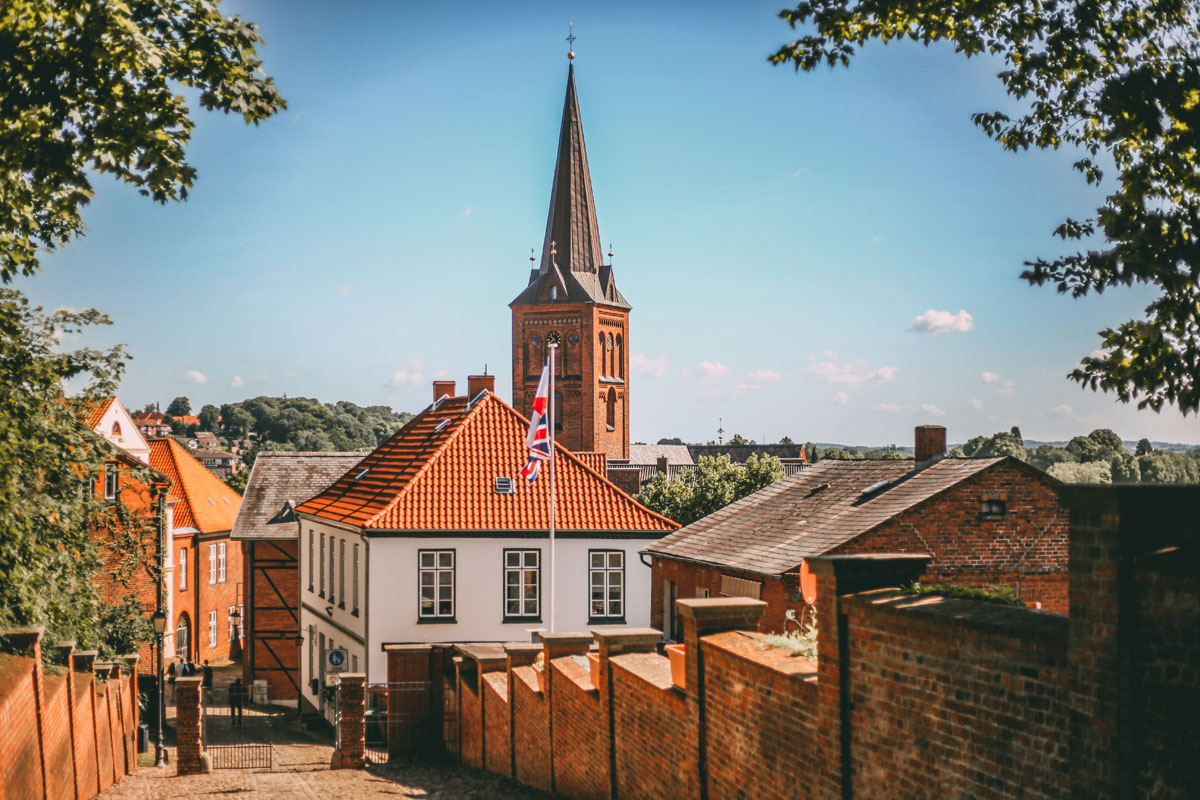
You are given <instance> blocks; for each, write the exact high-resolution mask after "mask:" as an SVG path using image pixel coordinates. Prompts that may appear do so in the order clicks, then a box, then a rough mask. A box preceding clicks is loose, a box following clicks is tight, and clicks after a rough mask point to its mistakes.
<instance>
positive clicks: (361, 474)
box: [354, 467, 371, 483]
mask: <svg viewBox="0 0 1200 800" xmlns="http://www.w3.org/2000/svg"><path fill="white" fill-rule="evenodd" d="M370 471H371V468H370V467H367V468H366V469H364V470H363V471H362V472H360V473H358V474H357V475H355V476H354V482H355V483H358V482H359V481H361V480H362V479H363V476H364V475H366V474H367V473H368V472H370Z"/></svg>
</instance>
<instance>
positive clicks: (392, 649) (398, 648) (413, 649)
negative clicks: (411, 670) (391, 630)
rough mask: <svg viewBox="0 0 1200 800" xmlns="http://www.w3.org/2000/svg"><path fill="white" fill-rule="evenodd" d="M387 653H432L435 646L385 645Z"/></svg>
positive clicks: (384, 649)
mask: <svg viewBox="0 0 1200 800" xmlns="http://www.w3.org/2000/svg"><path fill="white" fill-rule="evenodd" d="M383 652H385V653H432V652H433V645H431V644H385V645H384V646H383Z"/></svg>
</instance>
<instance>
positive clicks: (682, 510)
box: [637, 454, 784, 525]
mask: <svg viewBox="0 0 1200 800" xmlns="http://www.w3.org/2000/svg"><path fill="white" fill-rule="evenodd" d="M783 474H784V473H783V464H782V462H780V460H779V459H778V458H775V457H774V456H759V455H758V454H755V455H752V456H751V457H750V458H748V459H746V462H745V463H744V464H735V463H733V462H732V461H730V460H729V456H701V457H700V460H699V461H698V462H697V463H696V468H695V469H694V470H691V471H690V472H684V473H683V474H682V475H680V476H679V477H678V478H676V479H675V480H669V479H668V478H667V476H666V475H662V474H659V475H655V476H654V478H653V479H651V481H650V482H649V483H648V484H646V486H645V488H643V489H642V491H641V493H639V494H638V496H637V499H638V501H639V502H641V503H642V504H643V505H645V506H646V507H648V508H650V509H652V510H654V511H657V512H658V513H660V514H662V515H663V516H664V517H668V518H670V519H673V520H675V521H676V522H678V523H679V524H681V525H687V524H689V523H692V522H695V521H696V520H698V519H702V518H704V517H707V516H708V515H709V514H712V513H713V512H715V511H719V510H720V509H722V508H724V507H725V506H727V505H729V504H730V503H732V502H734V501H735V500H739V499H741V498H743V497H745V496H746V495H749V494H752V493H753V492H757V491H758V490H759V489H762V488H764V487H766V486H770V485H771V484H772V483H774V482H775V481H777V480H779V479H780V478H782V477H783Z"/></svg>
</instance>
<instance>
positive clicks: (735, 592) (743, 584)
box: [721, 575, 762, 600]
mask: <svg viewBox="0 0 1200 800" xmlns="http://www.w3.org/2000/svg"><path fill="white" fill-rule="evenodd" d="M721 594H723V595H726V596H727V597H749V598H752V599H754V600H758V599H759V595H761V594H762V584H761V583H759V582H758V581H748V580H746V579H745V578H735V577H733V576H732V575H722V576H721Z"/></svg>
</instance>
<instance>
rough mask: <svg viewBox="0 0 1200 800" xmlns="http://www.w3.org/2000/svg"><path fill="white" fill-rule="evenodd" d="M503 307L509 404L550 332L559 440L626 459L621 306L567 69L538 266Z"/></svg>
mask: <svg viewBox="0 0 1200 800" xmlns="http://www.w3.org/2000/svg"><path fill="white" fill-rule="evenodd" d="M509 307H510V308H511V309H512V315H513V317H512V320H513V324H512V347H513V405H514V406H515V407H516V408H517V409H518V410H519V411H520V412H521V413H522V414H525V415H526V416H528V415H529V413H530V411H531V409H532V406H533V396H534V393H535V392H536V390H537V383H538V378H539V376H540V375H541V371H542V365H543V364H544V363H545V361H546V336H547V335H548V334H550V333H552V332H553V333H557V334H558V335H559V337H560V344H559V348H558V354H557V355H556V356H555V359H556V362H557V369H556V373H557V374H556V376H555V389H556V392H555V393H556V395H558V396H557V397H556V398H555V403H556V405H555V427H556V428H557V431H556V436H557V438H558V440H559V441H560V442H561V443H562V444H563V446H565V447H567V448H569V449H570V450H573V451H575V452H593V451H595V452H602V453H605V454H607V455H608V457H609V458H610V459H623V458H628V457H629V303H627V302H625V298H624V297H623V296H622V295H621V292H620V291H619V290H618V289H617V283H616V279H615V278H614V277H613V270H612V265H611V264H605V263H604V250H603V248H602V247H601V245H600V233H599V231H598V229H597V227H596V203H595V200H594V199H593V198H592V178H591V175H590V174H589V173H588V162H587V149H586V148H585V147H584V144H583V124H582V122H581V121H580V117H579V100H578V98H577V97H576V94H575V67H574V64H572V65H571V66H570V68H569V69H568V71H567V97H566V101H565V103H564V104H563V116H562V128H561V130H560V131H559V135H558V160H557V163H556V164H555V166H554V183H553V185H552V186H551V189H550V214H549V218H548V219H547V220H546V239H545V242H544V243H543V244H542V260H541V263H540V265H539V266H538V267H537V268H536V269H534V270H533V271H532V272H531V274H530V276H529V285H528V286H526V287H525V291H523V292H521V294H519V295H518V296H517V299H515V300H513V301H512V302H511V303H509Z"/></svg>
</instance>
